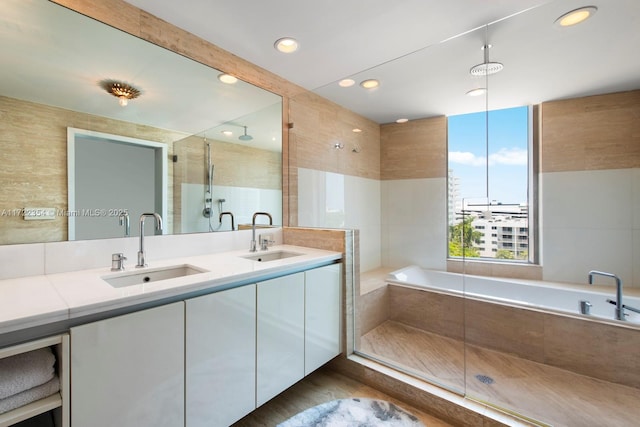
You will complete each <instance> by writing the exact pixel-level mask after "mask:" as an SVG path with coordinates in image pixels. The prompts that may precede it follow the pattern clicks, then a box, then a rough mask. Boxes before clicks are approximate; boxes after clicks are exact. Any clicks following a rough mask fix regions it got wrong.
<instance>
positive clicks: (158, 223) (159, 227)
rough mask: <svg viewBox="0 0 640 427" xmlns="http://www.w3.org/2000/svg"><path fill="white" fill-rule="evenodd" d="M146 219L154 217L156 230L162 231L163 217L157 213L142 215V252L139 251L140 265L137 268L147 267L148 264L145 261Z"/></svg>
mask: <svg viewBox="0 0 640 427" xmlns="http://www.w3.org/2000/svg"><path fill="white" fill-rule="evenodd" d="M146 217H154V218H155V219H156V230H162V217H160V215H158V214H157V213H143V214H142V215H140V250H139V251H138V264H137V265H136V267H138V268H139V267H146V266H147V263H146V262H145V259H144V219H145V218H146Z"/></svg>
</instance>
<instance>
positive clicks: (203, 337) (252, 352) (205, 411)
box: [186, 285, 256, 427]
mask: <svg viewBox="0 0 640 427" xmlns="http://www.w3.org/2000/svg"><path fill="white" fill-rule="evenodd" d="M186 310H187V312H186V411H187V418H186V420H187V421H186V424H187V426H188V427H200V426H203V427H204V426H207V427H218V426H220V427H226V426H229V425H231V424H232V423H234V422H235V421H237V420H239V419H240V418H242V417H243V416H245V415H246V414H248V413H249V412H251V411H253V410H254V409H255V407H256V398H255V393H256V285H248V286H243V287H240V288H235V289H230V290H227V291H222V292H217V293H214V294H210V295H205V296H202V297H198V298H193V299H190V300H187V301H186Z"/></svg>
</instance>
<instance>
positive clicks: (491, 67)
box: [469, 44, 504, 76]
mask: <svg viewBox="0 0 640 427" xmlns="http://www.w3.org/2000/svg"><path fill="white" fill-rule="evenodd" d="M489 49H491V45H490V44H486V45H484V46H482V50H483V51H484V62H483V63H482V64H478V65H474V66H473V67H471V69H470V70H469V72H470V73H471V75H472V76H490V75H491V74H495V73H498V72H500V71H502V69H503V68H504V65H502V64H501V63H500V62H491V61H489Z"/></svg>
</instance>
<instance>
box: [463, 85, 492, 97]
mask: <svg viewBox="0 0 640 427" xmlns="http://www.w3.org/2000/svg"><path fill="white" fill-rule="evenodd" d="M485 93H487V89H486V88H484V87H477V88H475V89H471V90H470V91H468V92H467V95H468V96H480V95H484V94H485Z"/></svg>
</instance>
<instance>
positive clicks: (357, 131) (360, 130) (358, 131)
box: [352, 128, 362, 133]
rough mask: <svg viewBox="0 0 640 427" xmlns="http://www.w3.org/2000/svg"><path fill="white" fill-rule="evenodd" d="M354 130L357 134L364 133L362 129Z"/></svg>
mask: <svg viewBox="0 0 640 427" xmlns="http://www.w3.org/2000/svg"><path fill="white" fill-rule="evenodd" d="M352 130H353V131H354V132H355V133H360V132H362V129H358V128H353V129H352Z"/></svg>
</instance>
